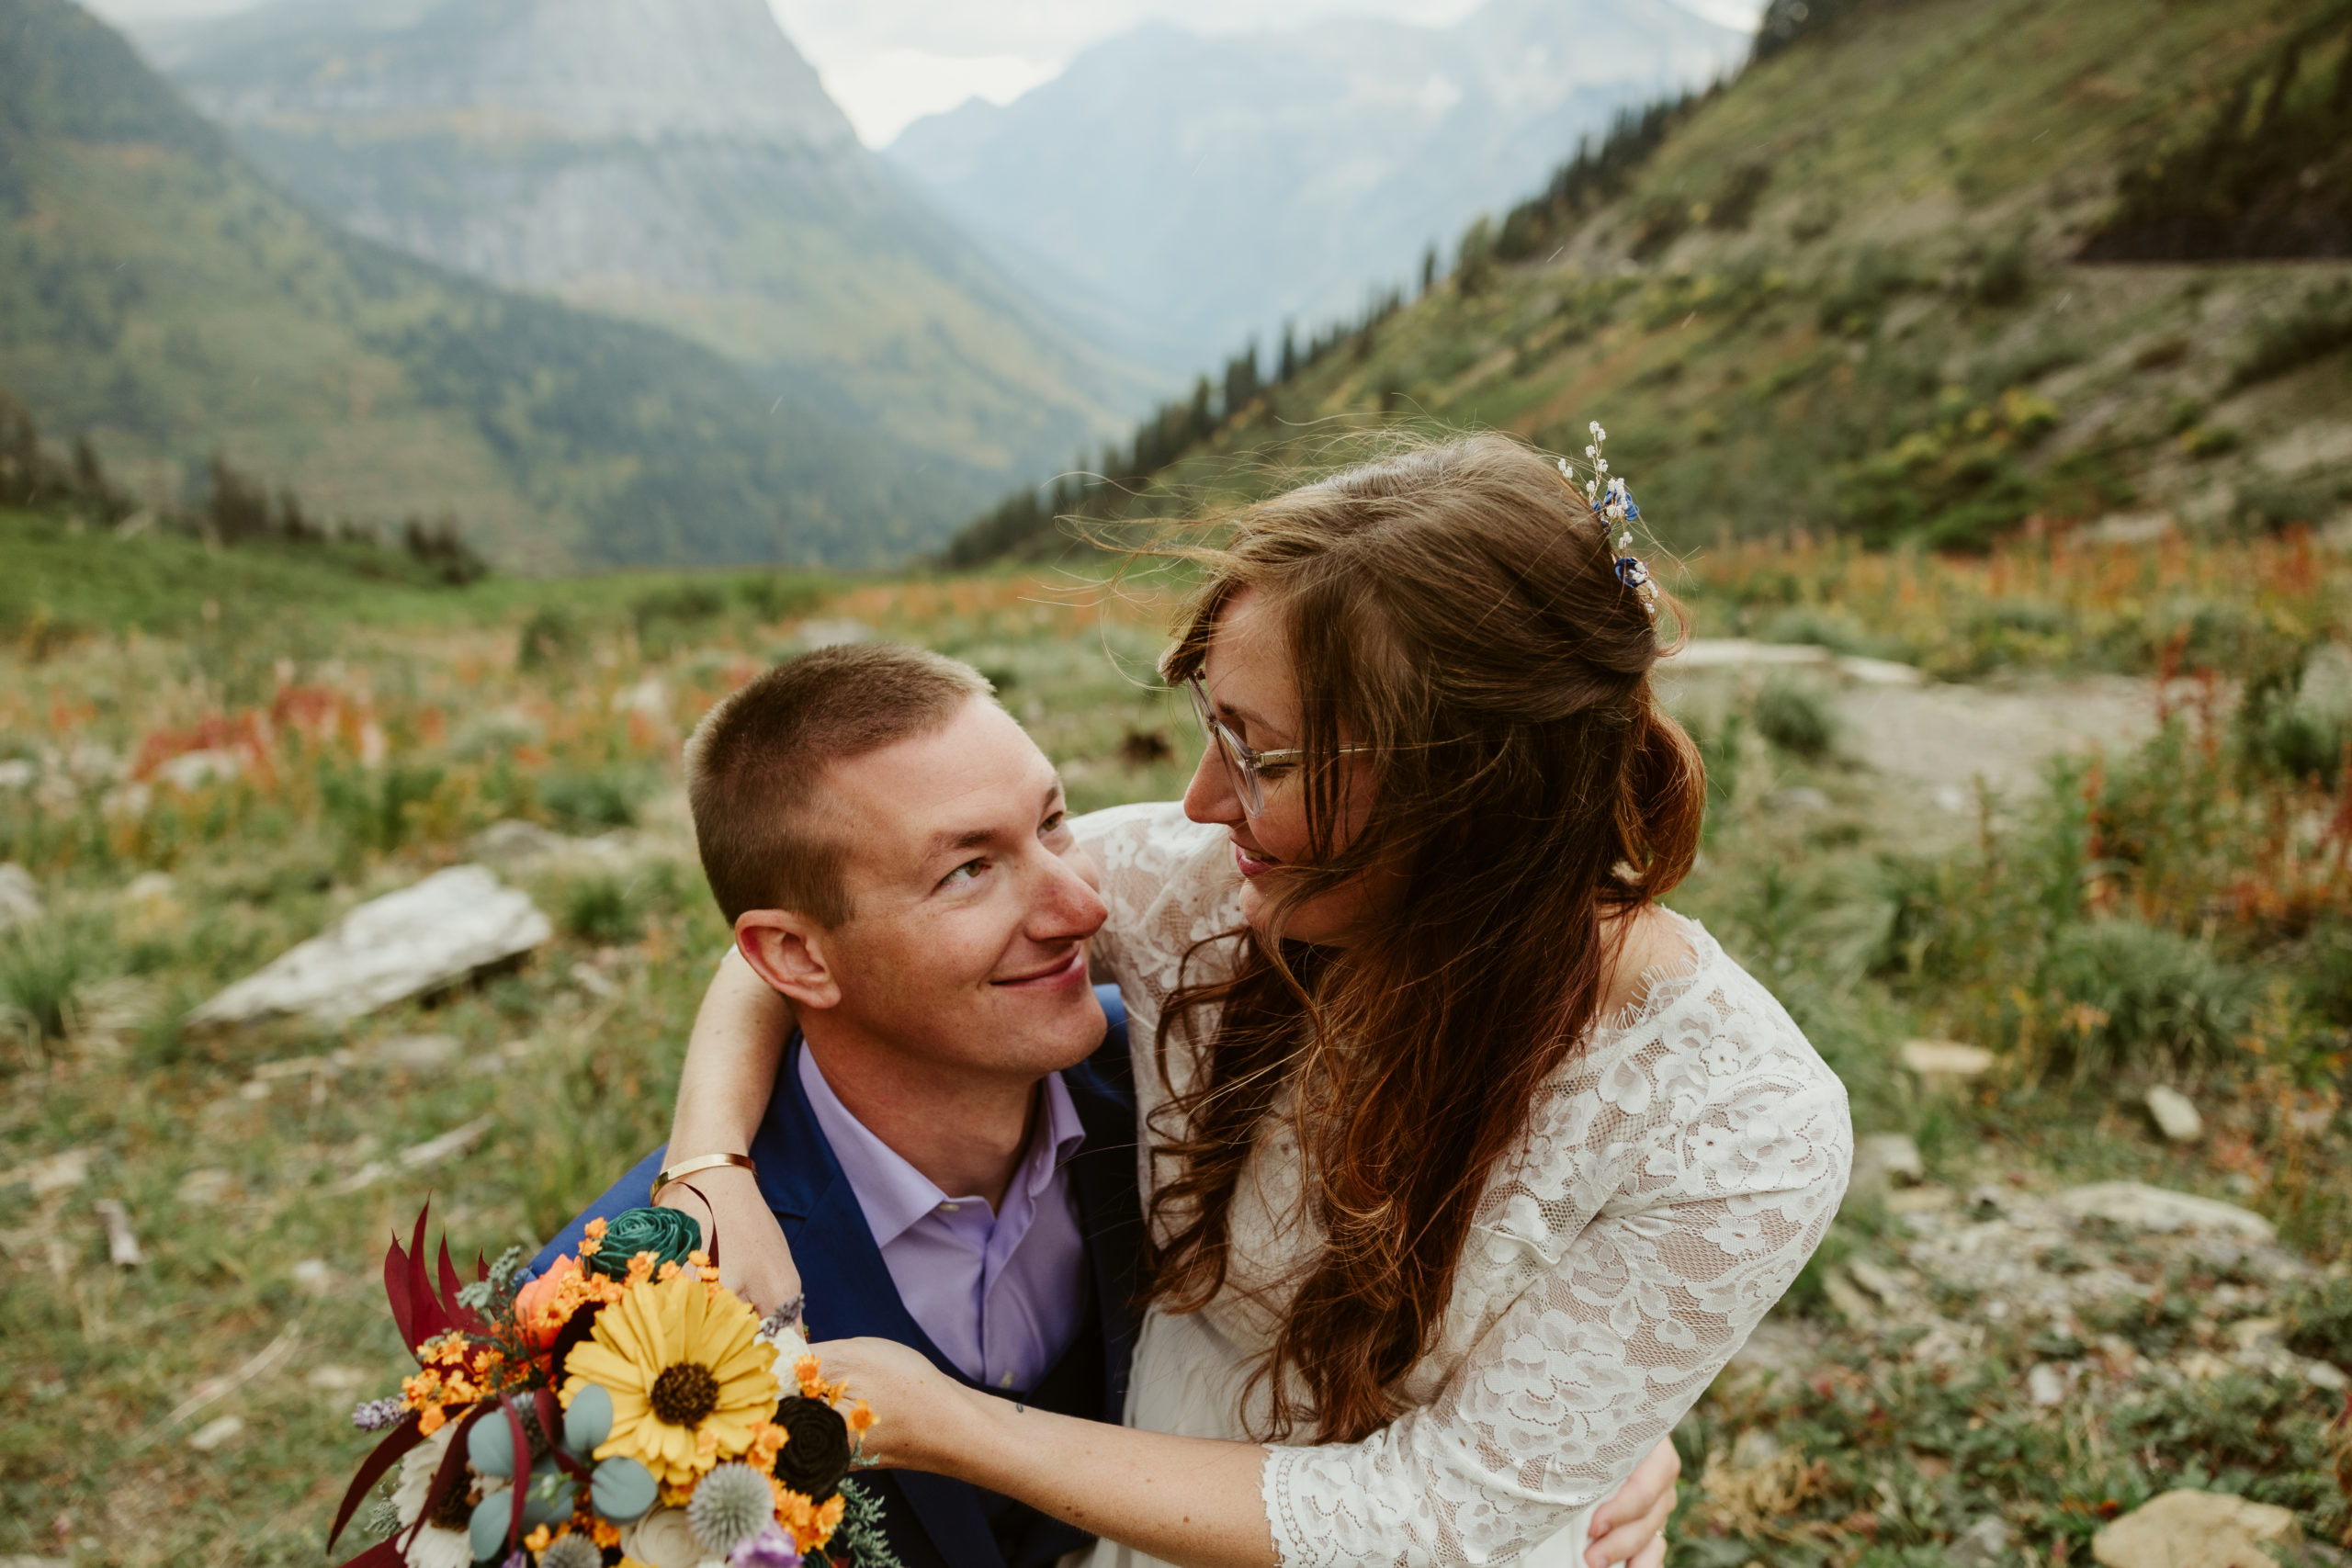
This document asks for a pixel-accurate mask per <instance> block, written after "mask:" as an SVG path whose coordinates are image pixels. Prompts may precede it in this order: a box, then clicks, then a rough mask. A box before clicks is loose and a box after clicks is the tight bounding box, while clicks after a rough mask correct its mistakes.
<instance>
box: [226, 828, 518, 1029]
mask: <svg viewBox="0 0 2352 1568" xmlns="http://www.w3.org/2000/svg"><path fill="white" fill-rule="evenodd" d="M553 934H554V931H553V928H551V927H550V926H549V925H548V918H547V917H546V916H545V915H543V914H541V913H540V912H539V909H538V907H537V905H535V904H533V903H532V902H531V900H530V897H529V896H528V895H527V894H525V893H522V892H520V891H518V890H517V889H515V888H512V887H508V886H505V885H504V884H503V883H501V882H500V881H499V880H498V878H497V877H496V876H495V875H493V874H491V872H490V871H488V870H487V869H485V868H484V867H481V866H479V865H458V866H451V867H450V868H449V869H448V870H447V871H440V872H435V873H434V874H432V875H431V876H428V877H426V878H425V879H424V881H422V882H420V883H418V884H416V885H415V886H413V887H404V888H402V889H401V891H399V892H397V893H389V894H386V895H385V896H384V897H381V898H378V899H374V900H372V901H371V902H368V903H366V904H362V905H360V906H359V908H356V909H354V910H352V911H351V912H350V913H349V914H347V915H345V916H344V917H343V919H340V920H337V921H336V922H335V923H334V925H332V926H330V927H328V928H327V929H326V930H325V931H322V932H320V933H319V934H318V935H317V936H315V937H312V938H311V940H310V941H308V942H303V943H301V944H300V945H299V946H297V947H295V948H293V949H292V950H290V951H289V952H288V953H284V954H282V955H281V956H280V957H278V958H277V960H276V961H275V962H273V963H272V964H269V965H268V966H267V967H266V968H264V969H262V970H260V971H259V972H258V973H256V974H253V975H249V976H246V977H245V978H243V979H242V980H240V981H238V982H237V983H236V984H235V985H233V986H231V987H229V988H228V989H227V990H225V991H222V992H221V993H220V995H219V996H217V997H214V998H212V999H211V1000H210V1001H209V1002H206V1003H205V1004H204V1005H203V1006H202V1007H199V1008H198V1009H197V1010H195V1011H194V1012H192V1013H190V1014H189V1015H188V1021H189V1022H191V1023H197V1024H208V1023H243V1022H247V1021H252V1020H254V1019H258V1018H266V1017H269V1016H270V1015H272V1014H276V1013H304V1014H308V1015H309V1016H310V1017H311V1018H314V1019H317V1020H319V1021H321V1022H324V1023H343V1022H346V1021H349V1020H351V1019H355V1018H357V1017H359V1016H360V1015H361V1014H363V1013H368V1012H372V1011H374V1010H376V1009H378V1008H380V1007H385V1006H388V1005H390V1003H392V1002H396V1001H400V1000H401V999H403V998H408V997H413V996H417V995H419V994H421V993H423V992H426V991H432V990H437V989H439V988H440V987H444V986H447V985H451V984H453V983H455V982H457V981H458V980H462V979H464V978H465V977H466V976H469V975H470V974H472V973H473V972H474V971H475V970H477V969H481V968H484V967H486V966H488V965H490V964H498V963H502V962H503V961H504V960H506V959H510V958H513V957H515V956H516V955H517V954H520V953H527V952H529V951H530V950H531V949H532V948H534V947H537V946H538V945H539V944H540V943H541V942H545V941H547V940H548V937H550V936H552V935H553Z"/></svg>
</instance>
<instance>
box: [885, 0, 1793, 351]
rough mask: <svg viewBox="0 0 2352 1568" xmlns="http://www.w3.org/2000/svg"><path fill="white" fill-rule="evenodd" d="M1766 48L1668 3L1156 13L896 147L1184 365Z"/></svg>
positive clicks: (932, 183) (971, 213)
mask: <svg viewBox="0 0 2352 1568" xmlns="http://www.w3.org/2000/svg"><path fill="white" fill-rule="evenodd" d="M1746 51H1747V39H1746V38H1745V37H1744V36H1742V35H1740V34H1738V33H1736V32H1734V31H1732V30H1731V29H1729V28H1722V27H1718V26H1716V25H1715V24H1713V23H1712V22H1707V21H1703V20H1701V19H1700V18H1699V17H1694V16H1692V15H1691V14H1690V13H1689V12H1687V11H1684V10H1682V9H1680V8H1679V6H1675V5H1673V4H1672V3H1671V0H1487V5H1486V6H1482V7H1481V8H1480V9H1478V10H1477V11H1476V12H1474V13H1473V14H1472V15H1471V16H1469V17H1466V18H1465V19H1464V20H1463V21H1462V22H1460V23H1458V24H1456V25H1454V26H1453V27H1451V28H1418V27H1411V26H1408V25H1405V24H1402V23H1397V22H1389V21H1380V20H1368V19H1363V18H1351V19H1340V20H1330V21H1324V22H1319V23H1317V24H1315V25H1313V26H1310V27H1306V28H1298V29H1295V30H1291V31H1283V32H1265V33H1252V34H1243V35H1235V36H1220V37H1213V38H1204V37H1199V36H1196V35H1194V34H1192V33H1189V32H1185V31H1182V30H1180V29H1178V28H1172V27H1169V26H1167V25H1164V24H1152V25H1148V26H1146V27H1143V28H1138V29H1136V31H1134V32H1130V33H1127V34H1125V35H1123V36H1121V37H1119V38H1116V39H1111V40H1110V41H1108V42H1105V43H1103V44H1101V45H1099V46H1097V47H1095V48H1093V49H1091V50H1089V51H1085V52H1084V53H1082V54H1080V55H1079V56H1078V57H1077V58H1076V59H1075V60H1073V61H1072V62H1070V64H1069V68H1068V69H1067V70H1065V71H1064V72H1063V73H1061V75H1059V76H1057V77H1056V78H1055V79H1054V80H1053V81H1051V82H1049V83H1047V84H1046V85H1043V86H1040V87H1037V88H1035V89H1034V90H1032V91H1031V92H1029V93H1027V94H1025V95H1023V96H1022V97H1020V98H1018V99H1015V100H1014V101H1013V102H1012V103H1011V104H1009V105H1005V106H1002V107H999V106H997V105H994V104H989V103H987V102H984V101H981V100H978V99H975V100H973V101H971V102H969V103H967V104H965V105H964V106H963V107H959V108H956V109H954V110H952V111H950V112H948V113H946V114H943V115H936V116H933V117H931V118H926V119H921V120H917V121H916V122H914V123H913V124H911V125H910V126H909V127H908V128H907V129H906V130H904V131H903V132H901V133H900V135H899V139H898V141H896V142H894V143H893V144H892V145H891V147H890V149H889V152H888V156H889V158H890V160H891V162H893V163H894V164H897V165H898V166H899V167H900V168H902V169H904V170H906V171H907V172H908V173H909V174H910V175H912V176H913V177H914V178H915V179H916V180H917V181H919V182H920V183H921V184H922V186H924V187H925V188H926V189H928V190H930V191H932V192H933V194H935V195H936V196H937V197H939V199H940V200H941V201H942V202H943V203H944V204H945V206H946V207H947V209H949V210H950V211H951V212H953V213H954V214H955V215H956V217H958V218H960V219H961V220H963V221H964V222H965V223H966V224H967V225H968V226H970V227H971V228H972V229H973V230H974V231H976V232H978V233H980V234H982V235H984V236H986V237H987V238H988V239H989V242H990V243H992V244H994V245H995V246H997V247H998V249H999V250H1000V251H1001V253H1002V254H1005V255H1007V256H1008V257H1013V258H1018V265H1021V266H1022V267H1023V268H1024V269H1025V270H1027V271H1029V272H1030V273H1032V274H1033V275H1035V276H1046V277H1053V278H1056V279H1057V280H1058V281H1059V283H1060V285H1061V287H1062V288H1065V289H1067V290H1069V291H1073V292H1075V293H1077V294H1079V295H1080V296H1081V297H1090V298H1091V299H1096V300H1099V301H1100V302H1102V303H1103V305H1105V306H1107V307H1108V308H1109V309H1111V310H1115V311H1117V312H1119V313H1121V314H1124V315H1125V317H1127V318H1128V319H1130V320H1132V321H1137V322H1145V323H1150V327H1149V329H1148V339H1147V340H1146V342H1145V343H1144V344H1143V346H1144V347H1145V348H1146V350H1147V351H1148V352H1151V353H1153V355H1154V356H1155V358H1156V359H1157V360H1158V362H1159V363H1160V364H1162V365H1163V366H1164V367H1168V368H1170V369H1171V370H1182V369H1186V368H1189V367H1192V366H1193V365H1195V364H1197V363H1199V362H1201V361H1202V360H1204V359H1205V358H1206V357H1207V356H1208V355H1209V354H1210V353H1211V352H1213V351H1218V350H1223V349H1226V348H1228V347H1231V346H1233V345H1236V344H1239V343H1240V341H1241V340H1242V338H1243V337H1244V335H1245V334H1247V333H1271V332H1272V331H1273V330H1278V328H1279V324H1280V322H1282V321H1283V320H1284V319H1286V318H1295V319H1297V321H1299V323H1300V324H1301V326H1302V327H1307V328H1313V327H1317V326H1320V325H1321V324H1322V322H1323V321H1325V320H1326V319H1329V318H1331V317H1335V316H1339V315H1340V314H1343V313H1345V312H1348V311H1351V310H1354V309H1355V308H1356V307H1357V306H1359V305H1360V304H1361V303H1362V302H1363V297H1364V291H1365V289H1366V288H1368V287H1371V286H1372V285H1374V284H1375V283H1377V284H1382V285H1386V284H1393V283H1396V282H1398V281H1401V280H1402V279H1404V278H1406V277H1408V276H1411V275H1414V274H1417V273H1418V272H1419V267H1420V265H1421V256H1422V252H1423V250H1424V248H1425V247H1427V246H1429V245H1430V244H1432V243H1435V244H1439V245H1441V246H1442V248H1445V249H1447V250H1450V249H1451V243H1452V241H1453V237H1454V236H1455V235H1457V234H1459V233H1460V232H1461V231H1462V230H1463V228H1464V225H1465V224H1467V223H1468V222H1469V221H1470V220H1472V219H1473V218H1474V217H1476V215H1477V214H1478V213H1479V212H1480V211H1482V210H1486V209H1494V208H1498V207H1500V206H1501V205H1503V204H1506V203H1508V202H1510V201H1511V200H1512V199H1514V198H1516V197H1518V196H1520V195H1521V194H1522V193H1523V192H1524V191H1525V190H1526V189H1527V188H1528V187H1529V186H1532V185H1534V184H1535V183H1536V182H1537V181H1539V180H1541V179H1542V178H1543V177H1544V175H1545V174H1546V173H1548V172H1549V171H1550V169H1551V167H1552V165H1553V164H1555V163H1557V162H1558V161H1559V160H1560V159H1561V158H1562V157H1564V156H1566V154H1567V153H1568V152H1570V151H1571V150H1572V149H1573V148H1574V147H1575V146H1576V144H1577V138H1578V137H1580V136H1586V135H1592V136H1598V135H1599V134H1600V132H1601V131H1602V130H1605V129H1606V128H1607V126H1608V124H1609V122H1610V119H1611V117H1612V116H1613V115H1615V114H1616V113H1617V112H1618V111H1620V110H1621V109H1623V108H1626V107H1632V106H1638V105H1639V104H1642V103H1644V102H1646V101H1647V100H1649V99H1651V98H1653V97H1656V96H1658V95H1659V94H1660V93H1662V92H1667V91H1670V90H1675V89H1679V88H1682V87H1690V86H1703V85H1705V84H1706V83H1707V82H1708V81H1709V80H1711V79H1712V78H1713V77H1714V76H1715V75H1716V74H1718V73H1722V72H1724V71H1726V70H1728V69H1730V68H1731V67H1732V66H1733V65H1734V64H1736V62H1737V61H1738V60H1739V58H1740V57H1741V56H1742V55H1743V54H1744V53H1745V52H1746Z"/></svg>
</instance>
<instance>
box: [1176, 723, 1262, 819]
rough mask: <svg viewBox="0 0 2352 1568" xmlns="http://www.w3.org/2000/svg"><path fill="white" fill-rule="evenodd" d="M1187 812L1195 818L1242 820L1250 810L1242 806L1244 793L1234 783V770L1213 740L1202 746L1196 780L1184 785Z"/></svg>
mask: <svg viewBox="0 0 2352 1568" xmlns="http://www.w3.org/2000/svg"><path fill="white" fill-rule="evenodd" d="M1184 815H1185V816H1186V817H1188V818H1192V820H1193V821H1195V822H1221V823H1227V824H1232V823H1238V822H1240V821H1242V820H1243V819H1244V818H1247V817H1248V815H1249V813H1247V812H1245V811H1243V810H1242V809H1241V794H1240V792H1239V791H1238V790H1237V789H1235V788H1234V787H1233V771H1232V770H1231V769H1230V768H1227V766H1226V765H1225V759H1224V758H1223V757H1221V756H1219V755H1218V754H1217V749H1216V741H1214V740H1212V741H1210V742H1208V743H1207V744H1206V745H1204V746H1203V747H1202V748H1201V761H1200V764H1199V765H1198V766H1197V767H1195V768H1193V782H1192V783H1190V784H1186V785H1185V786H1184Z"/></svg>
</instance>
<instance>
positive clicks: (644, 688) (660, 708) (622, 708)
mask: <svg viewBox="0 0 2352 1568" xmlns="http://www.w3.org/2000/svg"><path fill="white" fill-rule="evenodd" d="M612 709H613V711H614V712H615V713H631V714H635V715H637V716H639V718H650V719H659V718H667V717H669V716H670V689H669V688H668V687H667V686H664V685H663V684H662V678H661V677H660V676H658V675H648V676H647V677H646V678H645V679H644V680H642V681H639V682H638V683H637V684H636V685H634V686H624V687H622V688H621V689H620V690H619V691H617V692H615V693H614V694H613V701H612Z"/></svg>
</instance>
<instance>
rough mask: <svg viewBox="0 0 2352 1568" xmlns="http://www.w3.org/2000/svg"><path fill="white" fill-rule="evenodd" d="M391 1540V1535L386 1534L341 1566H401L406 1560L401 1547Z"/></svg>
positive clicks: (345, 1567) (384, 1567)
mask: <svg viewBox="0 0 2352 1568" xmlns="http://www.w3.org/2000/svg"><path fill="white" fill-rule="evenodd" d="M393 1542H394V1538H393V1537H391V1536H386V1537H385V1538H384V1539H383V1540H379V1541H378V1542H377V1543H376V1544H375V1545H373V1546H371V1547H369V1548H368V1550H367V1551H363V1552H361V1553H360V1554H359V1555H358V1556H356V1557H355V1558H353V1559H352V1560H351V1561H350V1562H346V1563H345V1564H344V1565H343V1568H402V1565H403V1564H404V1563H405V1562H407V1561H408V1560H407V1559H406V1558H404V1557H402V1556H401V1549H400V1548H399V1547H398V1546H397V1545H395V1544H394V1543H393Z"/></svg>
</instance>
